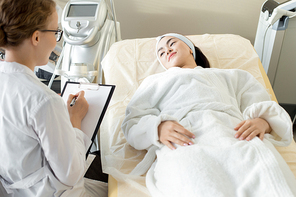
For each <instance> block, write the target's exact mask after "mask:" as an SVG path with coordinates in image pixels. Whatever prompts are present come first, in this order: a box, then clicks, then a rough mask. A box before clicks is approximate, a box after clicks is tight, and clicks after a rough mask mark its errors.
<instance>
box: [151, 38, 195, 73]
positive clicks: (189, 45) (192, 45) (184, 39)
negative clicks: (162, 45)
mask: <svg viewBox="0 0 296 197" xmlns="http://www.w3.org/2000/svg"><path fill="white" fill-rule="evenodd" d="M166 36H172V37H175V38H178V39H180V40H182V41H183V42H184V43H185V44H187V46H188V47H189V48H190V49H191V50H192V52H193V58H194V59H195V48H194V44H193V43H192V42H191V41H190V40H189V39H188V38H186V37H185V36H183V35H180V34H176V33H168V34H164V35H162V36H158V37H157V38H156V41H157V42H156V57H157V59H158V61H159V63H160V64H161V65H162V63H161V61H160V59H159V57H158V54H157V50H158V49H157V46H158V43H159V42H160V40H161V39H162V38H163V37H166ZM162 67H163V68H164V69H165V70H167V68H166V67H164V65H162Z"/></svg>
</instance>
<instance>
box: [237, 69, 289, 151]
mask: <svg viewBox="0 0 296 197" xmlns="http://www.w3.org/2000/svg"><path fill="white" fill-rule="evenodd" d="M235 72H237V74H236V76H237V77H236V79H237V81H236V83H237V84H238V85H237V87H236V92H237V94H236V95H237V101H238V104H239V106H240V109H241V112H242V113H243V118H244V119H245V120H247V119H254V118H263V119H265V120H266V121H267V122H268V123H269V125H270V126H271V128H272V130H273V131H274V132H275V133H276V134H277V135H278V136H280V137H281V140H280V141H277V140H275V139H274V138H273V136H271V135H266V137H267V138H269V140H270V141H271V142H272V143H273V144H274V145H276V146H288V145H289V144H290V143H291V141H292V138H293V132H292V123H291V119H290V116H289V114H288V113H287V112H286V111H285V110H284V109H283V108H282V107H281V106H280V105H279V104H278V103H276V102H274V101H271V99H270V96H269V94H268V93H267V91H266V89H265V88H264V87H263V85H262V84H260V83H259V82H258V81H257V80H256V79H255V78H254V77H253V76H252V75H251V74H249V73H248V72H246V71H242V70H236V71H235Z"/></svg>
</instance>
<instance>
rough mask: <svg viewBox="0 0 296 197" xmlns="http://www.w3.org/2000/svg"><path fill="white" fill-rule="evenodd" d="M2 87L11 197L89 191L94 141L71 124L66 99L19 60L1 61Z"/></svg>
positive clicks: (5, 179) (0, 143) (1, 130)
mask: <svg viewBox="0 0 296 197" xmlns="http://www.w3.org/2000/svg"><path fill="white" fill-rule="evenodd" d="M0 90H1V91H0V106H1V107H0V180H1V182H2V185H3V186H4V188H5V190H6V191H7V192H8V193H11V194H10V195H8V194H7V196H15V197H17V196H20V197H24V196H34V197H37V196H40V197H41V196H42V197H46V196H61V195H62V196H71V197H73V196H85V189H84V179H83V176H84V173H85V170H86V162H85V153H86V151H87V148H88V147H89V145H90V143H91V140H90V139H89V138H88V137H87V135H85V134H84V133H83V132H82V131H81V130H79V129H76V128H73V127H72V125H71V122H70V118H69V114H68V111H67V108H66V105H65V104H64V102H63V100H62V98H61V97H60V96H59V95H57V94H56V93H54V92H53V91H52V90H50V89H49V88H48V87H47V86H46V85H44V84H43V83H41V82H40V81H39V79H38V78H37V77H36V76H35V75H34V73H33V71H31V70H30V69H29V68H28V67H26V66H23V65H21V64H18V63H8V62H1V63H0ZM0 186H1V184H0ZM2 190H3V188H2ZM5 190H4V191H5ZM2 193H3V191H2ZM0 194H1V189H0ZM2 195H4V194H1V196H2Z"/></svg>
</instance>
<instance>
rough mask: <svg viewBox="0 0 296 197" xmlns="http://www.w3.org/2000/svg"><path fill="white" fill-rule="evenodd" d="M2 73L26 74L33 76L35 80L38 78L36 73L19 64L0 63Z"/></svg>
mask: <svg viewBox="0 0 296 197" xmlns="http://www.w3.org/2000/svg"><path fill="white" fill-rule="evenodd" d="M0 72H2V73H16V72H19V73H26V74H28V75H30V76H32V77H33V78H36V79H38V78H37V76H36V75H35V74H34V72H33V71H32V70H31V69H30V68H28V67H27V66H25V65H22V64H19V63H17V62H5V61H3V62H0Z"/></svg>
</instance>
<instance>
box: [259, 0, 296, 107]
mask: <svg viewBox="0 0 296 197" xmlns="http://www.w3.org/2000/svg"><path fill="white" fill-rule="evenodd" d="M295 11H296V0H290V1H285V2H283V3H278V2H276V1H274V0H267V1H265V2H264V3H263V5H262V7H261V12H260V17H259V22H258V27H257V32H256V38H255V42H254V48H255V50H256V52H257V53H258V55H259V57H260V60H261V62H262V65H263V67H264V70H265V72H266V73H267V76H268V78H269V80H270V83H271V85H272V87H273V90H274V92H275V94H276V97H277V99H278V102H279V103H281V104H296V91H295V90H296V77H295V75H296V17H295V16H296V12H295Z"/></svg>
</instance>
